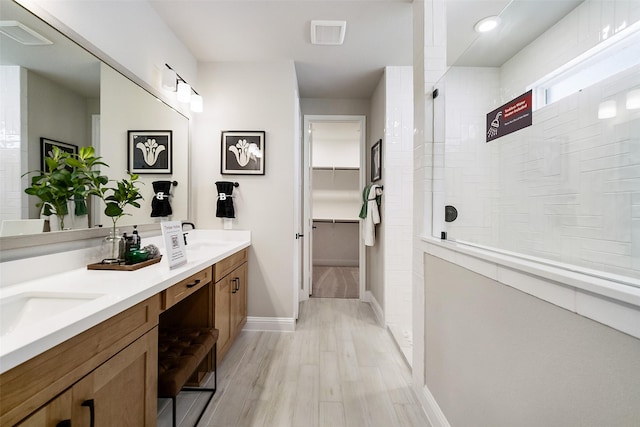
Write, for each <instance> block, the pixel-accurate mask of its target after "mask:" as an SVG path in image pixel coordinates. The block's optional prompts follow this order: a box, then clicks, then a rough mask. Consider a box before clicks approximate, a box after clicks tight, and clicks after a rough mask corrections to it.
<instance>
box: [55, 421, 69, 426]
mask: <svg viewBox="0 0 640 427" xmlns="http://www.w3.org/2000/svg"><path fill="white" fill-rule="evenodd" d="M56 427H71V420H62V421H60V422H59V423H58V424H56Z"/></svg>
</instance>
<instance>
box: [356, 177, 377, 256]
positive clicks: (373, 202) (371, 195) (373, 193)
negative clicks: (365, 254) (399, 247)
mask: <svg viewBox="0 0 640 427" xmlns="http://www.w3.org/2000/svg"><path fill="white" fill-rule="evenodd" d="M381 195H382V188H381V187H380V186H379V185H377V184H371V185H368V186H367V187H365V189H364V191H363V192H362V198H363V204H362V209H361V210H360V218H363V219H364V244H365V245H366V246H373V245H375V243H376V228H375V225H376V224H379V223H380V212H379V211H378V206H379V205H380V200H381V197H380V196H381Z"/></svg>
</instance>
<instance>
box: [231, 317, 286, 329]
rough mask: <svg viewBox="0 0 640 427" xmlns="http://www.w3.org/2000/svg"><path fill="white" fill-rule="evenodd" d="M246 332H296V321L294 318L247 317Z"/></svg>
mask: <svg viewBox="0 0 640 427" xmlns="http://www.w3.org/2000/svg"><path fill="white" fill-rule="evenodd" d="M242 329H243V330H245V331H270V332H294V331H295V330H296V319H294V318H292V317H247V324H246V325H244V328H242Z"/></svg>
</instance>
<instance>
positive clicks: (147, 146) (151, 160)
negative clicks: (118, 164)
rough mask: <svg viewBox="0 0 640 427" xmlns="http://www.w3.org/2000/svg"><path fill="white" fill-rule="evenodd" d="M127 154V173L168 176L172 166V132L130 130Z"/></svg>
mask: <svg viewBox="0 0 640 427" xmlns="http://www.w3.org/2000/svg"><path fill="white" fill-rule="evenodd" d="M128 136H129V138H128V139H129V146H128V147H129V148H128V152H127V158H128V162H127V163H128V166H129V172H131V173H137V174H150V173H156V174H170V173H171V172H172V170H171V169H172V164H173V132H172V131H170V130H130V131H129V132H128Z"/></svg>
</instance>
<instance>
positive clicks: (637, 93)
mask: <svg viewBox="0 0 640 427" xmlns="http://www.w3.org/2000/svg"><path fill="white" fill-rule="evenodd" d="M626 107H627V110H637V109H640V89H634V90H632V91H631V92H629V93H627V102H626Z"/></svg>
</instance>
